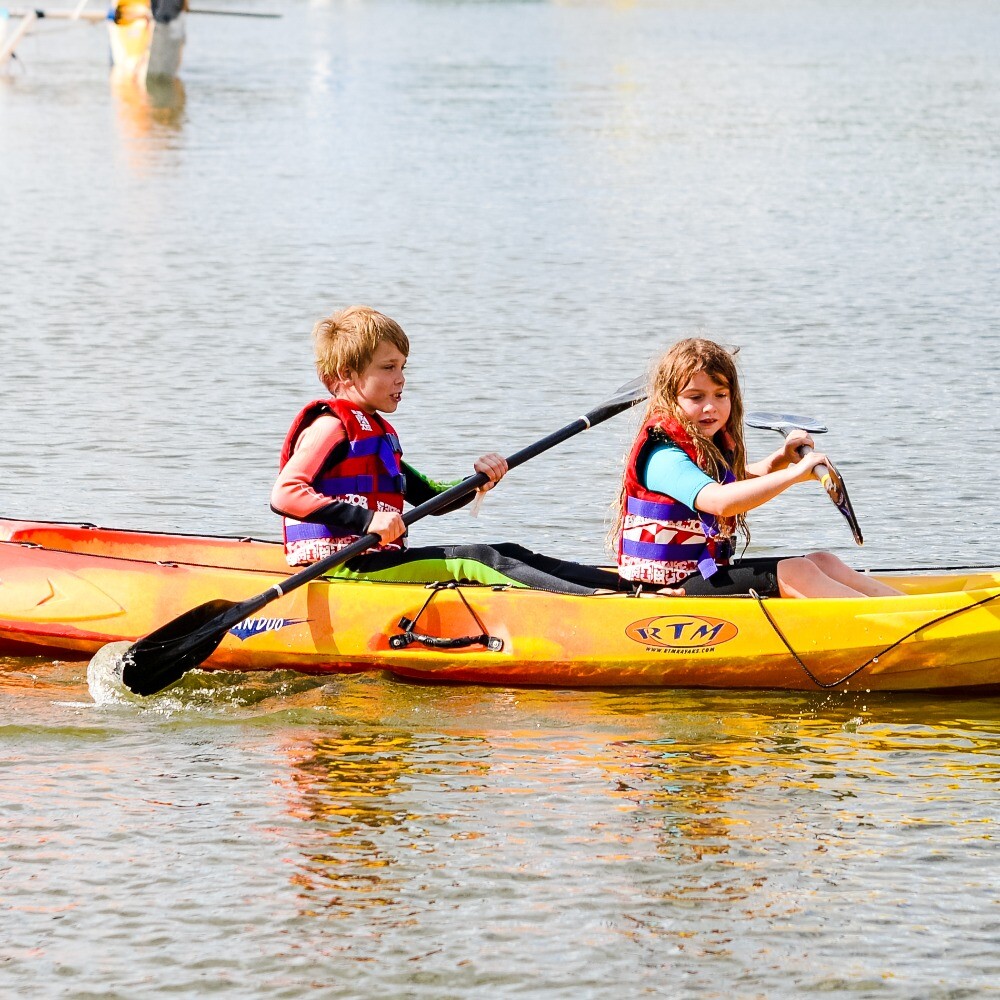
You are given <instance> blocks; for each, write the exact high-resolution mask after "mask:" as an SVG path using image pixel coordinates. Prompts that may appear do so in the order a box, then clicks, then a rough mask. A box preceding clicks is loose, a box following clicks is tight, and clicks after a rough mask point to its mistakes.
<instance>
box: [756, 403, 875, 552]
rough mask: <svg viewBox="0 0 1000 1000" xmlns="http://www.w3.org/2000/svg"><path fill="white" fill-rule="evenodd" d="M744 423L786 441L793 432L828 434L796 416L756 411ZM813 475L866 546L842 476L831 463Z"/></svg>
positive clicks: (818, 425) (822, 427)
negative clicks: (776, 432) (776, 434)
mask: <svg viewBox="0 0 1000 1000" xmlns="http://www.w3.org/2000/svg"><path fill="white" fill-rule="evenodd" d="M744 420H745V421H746V423H747V425H748V426H750V427H759V428H760V429H762V430H767V431H778V433H779V434H784V436H785V437H788V435H789V434H790V433H791V432H792V431H794V430H803V431H808V432H809V433H810V434H825V433H826V430H827V428H826V424H821V423H820V422H819V421H818V420H815V419H814V418H812V417H800V416H796V415H795V414H793V413H771V412H769V411H766V410H755V411H754V412H753V413H748V414H747V415H746V416H745V417H744ZM812 450H813V449H812V448H810V447H808V446H807V445H803V446H802V447H800V448H799V449H798V451H799V455H801V456H803V457H804V456H805V455H808V454H809V452H811V451H812ZM813 475H814V476H815V477H816V478H817V479H818V480H819V481H820V482H821V483H822V484H823V489H825V490H826V492H827V495H828V496H829V497H830V499H831V500H832V501H833V504H834V506H835V507H836V508H837V510H839V511H840V513H841V514H843V515H844V519H845V520H846V521H847V523H848V524H849V525H850V526H851V534H853V535H854V541H855V542H857V544H858V545H864V543H865V539H864V535H862V534H861V526H860V525H859V524H858V519H857V516H856V515H855V513H854V507H853V506H851V498H850V497H849V496H848V495H847V486H846V485H845V484H844V478H843V476H841V474H840V473H839V472H838V471H837V470H836V469H835V468H834V466H833V463H832V462H828V463H827V464H826V465H817V466H816V468H815V469H813Z"/></svg>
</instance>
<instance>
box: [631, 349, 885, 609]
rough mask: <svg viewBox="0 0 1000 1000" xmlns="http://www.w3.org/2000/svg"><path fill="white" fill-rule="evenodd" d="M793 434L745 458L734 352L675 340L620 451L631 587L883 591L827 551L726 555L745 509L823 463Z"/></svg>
mask: <svg viewBox="0 0 1000 1000" xmlns="http://www.w3.org/2000/svg"><path fill="white" fill-rule="evenodd" d="M812 444H813V441H812V438H810V437H809V435H808V434H806V433H805V432H804V431H795V432H793V433H792V434H790V435H789V436H788V438H787V439H786V440H785V444H784V446H783V447H782V448H781V449H779V450H778V451H776V452H774V454H772V455H769V456H768V457H767V458H765V459H763V460H761V461H759V462H754V463H752V464H749V465H748V464H747V461H746V449H745V446H744V443H743V399H742V396H741V393H740V384H739V377H738V375H737V372H736V365H735V363H734V361H733V356H732V354H731V353H730V352H729V351H728V350H726V349H725V348H724V347H721V346H719V345H718V344H716V343H713V342H712V341H710V340H702V339H689V340H682V341H680V342H679V343H677V344H674V346H673V347H671V348H670V350H669V351H667V353H666V354H665V355H664V356H663V357H662V358H661V359H660V361H659V362H658V364H657V366H656V369H655V370H654V372H653V377H652V384H651V386H650V391H649V403H648V406H647V408H646V416H645V421H644V423H643V425H642V428H641V429H640V430H639V435H638V437H637V438H636V441H635V444H634V445H633V446H632V450H631V452H630V454H629V457H628V462H627V464H626V467H625V477H624V482H623V484H622V492H621V498H620V509H619V516H618V522H617V525H616V528H615V540H616V542H617V549H618V572H619V575H620V576H621V577H622V579H624V580H628V581H630V582H632V583H635V584H638V585H640V586H641V585H642V584H652V585H654V587H661V588H665V589H664V591H663V592H664V593H671V594H678V593H682V594H687V595H689V596H691V595H695V596H697V595H702V596H703V595H709V594H713V595H725V594H746V593H749V592H750V590H751V589H752V590H754V591H756V592H757V593H758V594H760V595H761V596H762V597H769V596H770V597H774V596H778V595H780V596H782V597H862V596H889V595H892V594H898V593H899V591H897V590H894V589H893V588H892V587H888V586H886V585H885V584H883V583H879V582H878V581H877V580H873V579H871V578H870V577H867V576H863V575H862V574H861V573H858V572H856V571H855V570H853V569H851V568H850V567H849V566H847V565H846V564H844V563H843V562H841V560H840V559H838V558H837V557H836V556H834V555H831V554H830V553H829V552H814V553H812V554H810V555H807V556H804V557H801V558H792V559H777V558H756V559H736V560H731V554H732V540H733V538H734V537H735V535H736V532H737V531H740V532H742V533H743V534H744V535H745V536H746V538H747V539H748V540H749V537H750V532H749V530H748V528H747V524H746V517H745V515H746V513H747V511H749V510H753V509H754V508H755V507H759V506H760V505H761V504H763V503H766V502H767V501H768V500H770V499H771V498H772V497H776V496H777V495H778V494H779V493H782V492H783V491H784V490H786V489H788V487H789V486H792V485H793V484H795V483H801V482H805V481H806V480H807V479H811V478H812V470H813V469H814V468H815V466H817V465H819V464H820V463H821V462H825V461H827V459H826V457H825V456H824V455H821V454H820V453H818V452H810V453H808V454H807V455H806V456H805V457H804V458H800V457H799V454H798V449H799V448H801V447H802V446H803V445H808V446H810V447H811V446H812Z"/></svg>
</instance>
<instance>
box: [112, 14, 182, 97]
mask: <svg viewBox="0 0 1000 1000" xmlns="http://www.w3.org/2000/svg"><path fill="white" fill-rule="evenodd" d="M187 6H188V5H187V0H130V2H128V3H120V4H118V5H117V6H116V7H115V8H114V11H113V12H112V14H109V16H108V35H109V37H110V40H111V64H112V65H113V66H114V69H115V72H116V73H118V74H121V75H123V76H127V77H130V78H131V79H134V80H138V81H140V82H142V81H145V80H146V78H147V77H153V78H158V77H171V76H177V73H178V71H179V70H180V68H181V58H182V56H183V55H184V41H185V39H186V37H187V36H186V32H185V28H186V25H185V20H186V18H185V11H186V10H187Z"/></svg>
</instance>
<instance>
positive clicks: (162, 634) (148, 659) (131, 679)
mask: <svg viewBox="0 0 1000 1000" xmlns="http://www.w3.org/2000/svg"><path fill="white" fill-rule="evenodd" d="M646 384H647V378H646V376H645V375H640V376H639V377H637V378H634V379H632V381H631V382H626V383H625V385H623V386H621V387H620V388H619V389H618V390H617V391H616V392H615V394H614V395H613V396H612V397H611V398H610V399H608V400H605V402H603V403H601V404H600V405H599V406H595V407H594V409H592V410H591V411H590V412H589V413H586V414H585V415H584V416H582V417H578V418H577V419H576V420H574V421H573V422H572V423H570V424H567V425H566V426H565V427H562V428H560V429H559V430H557V431H553V433H551V434H549V435H548V436H547V437H544V438H542V439H541V440H540V441H536V442H535V443H534V444H532V445H529V446H528V447H527V448H523V449H522V450H521V451H519V452H517V453H516V454H514V455H511V457H510V458H508V459H507V466H508V468H510V469H514V468H516V467H517V466H519V465H523V464H524V463H525V462H527V461H528V460H529V459H531V458H534V457H535V456H536V455H540V454H541V453H542V452H543V451H548V450H549V449H550V448H554V447H555V446H556V445H557V444H561V443H562V442H563V441H565V440H566V439H567V438H571V437H573V436H574V435H575V434H579V433H580V432H581V431H585V430H587V429H588V428H590V427H594V426H595V425H597V424H599V423H602V422H603V421H605V420H607V419H608V418H609V417H613V416H614V415H615V414H616V413H620V412H621V411H622V410H626V409H628V408H629V407H630V406H634V405H635V404H636V403H638V402H640V401H641V400H643V399H645V398H646ZM488 481H489V478H488V477H487V476H486V474H485V473H482V472H477V473H476V474H475V475H473V476H469V478H468V479H465V480H463V481H462V482H461V483H458V484H457V485H456V486H452V487H451V489H449V490H445V492H444V493H439V494H438V495H437V496H436V497H432V498H431V499H430V500H428V501H427V502H426V503H422V504H420V506H419V507H414V508H413V509H412V510H408V511H407V512H406V513H405V514H404V515H403V522H404V523H405V524H408V525H409V524H413V523H414V522H415V521H419V520H420V519H421V518H422V517H427V515H428V514H434V513H436V512H437V511H439V510H442V509H443V508H445V507H447V506H448V505H449V504H451V503H454V502H455V501H456V500H458V499H460V498H461V497H464V496H466V495H467V494H469V493H471V492H472V491H473V490H476V489H478V488H479V487H480V486H483V485H485V484H486V483H487V482H488ZM379 541H380V538H379V536H378V535H376V534H367V535H364V536H363V537H361V538H359V539H358V540H357V541H356V542H354V543H353V544H351V545H349V546H347V548H344V549H341V550H340V551H339V552H334V553H333V554H332V555H329V556H327V557H326V558H325V559H321V560H320V561H319V562H317V563H313V565H311V566H307V567H306V568H305V569H303V570H300V571H299V572H298V573H296V574H295V575H294V576H290V577H288V579H287V580H283V581H282V582H281V583H278V584H275V585H274V586H273V587H269V588H268V589H267V590H265V591H264V592H263V593H262V594H257V595H256V597H250V598H248V599H247V600H245V601H241V602H239V603H236V602H234V601H226V600H221V599H220V600H215V601H209V602H208V603H206V604H201V605H199V606H198V607H196V608H192V609H191V610H190V611H186V612H185V613H184V614H182V615H179V616H178V617H177V618H175V619H174V620H173V621H171V622H168V623H167V624H166V625H164V626H162V627H161V628H158V629H157V630H156V631H155V632H152V633H150V634H149V635H147V636H146V637H145V638H144V639H139V640H138V641H137V642H135V643H134V644H133V645H131V646H130V647H129V648H128V649H127V650H126V651H125V654H124V664H125V665H124V667H123V669H122V681H123V682H124V684H125V686H126V687H127V688H128V689H129V690H130V691H133V692H134V693H135V694H138V695H150V694H155V693H156V692H157V691H162V690H163V688H165V687H167V686H168V685H170V684H173V683H174V681H178V680H180V679H181V677H183V676H184V674H185V673H187V671H189V670H193V669H194V668H195V667H197V666H198V665H199V664H200V663H202V662H204V661H205V660H207V659H208V657H209V656H211V655H212V653H214V652H215V650H216V649H217V648H218V646H219V643H221V642H222V640H223V639H224V638H225V636H226V633H228V632H229V630H230V629H231V628H233V627H234V626H235V625H238V624H239V623H240V622H241V621H243V619H244V618H249V617H250V616H251V615H254V614H256V613H257V612H258V611H260V609H261V608H263V607H264V606H265V605H267V604H270V603H271V601H276V600H277V599H278V598H279V597H282V596H284V595H285V594H288V593H290V592H291V591H293V590H295V589H296V588H298V587H301V586H302V585H303V584H306V583H309V582H310V581H311V580H316V579H318V578H319V577H321V576H323V575H324V574H325V573H329V572H330V570H332V569H334V568H335V567H336V566H339V565H341V563H345V562H347V561H348V560H350V559H353V558H354V557H355V556H359V555H361V554H362V553H364V552H367V551H368V550H369V549H371V548H372V547H374V546H375V545H378V543H379Z"/></svg>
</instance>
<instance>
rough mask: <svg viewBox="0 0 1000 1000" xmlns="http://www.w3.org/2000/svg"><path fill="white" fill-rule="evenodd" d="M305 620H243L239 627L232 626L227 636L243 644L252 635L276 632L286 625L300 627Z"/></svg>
mask: <svg viewBox="0 0 1000 1000" xmlns="http://www.w3.org/2000/svg"><path fill="white" fill-rule="evenodd" d="M305 620H306V619H305V618H244V619H243V621H241V622H240V623H239V625H234V626H233V627H232V628H231V629H230V630H229V634H230V635H235V636H236V638H237V639H239V640H240V642H243V641H244V640H246V639H249V638H250V636H252V635H260V634H261V633H262V632H277V631H278V629H282V628H284V627H285V626H286V625H301V624H302V623H303V622H304V621H305Z"/></svg>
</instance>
